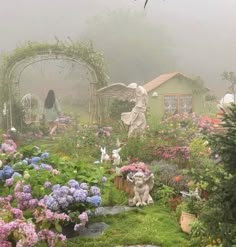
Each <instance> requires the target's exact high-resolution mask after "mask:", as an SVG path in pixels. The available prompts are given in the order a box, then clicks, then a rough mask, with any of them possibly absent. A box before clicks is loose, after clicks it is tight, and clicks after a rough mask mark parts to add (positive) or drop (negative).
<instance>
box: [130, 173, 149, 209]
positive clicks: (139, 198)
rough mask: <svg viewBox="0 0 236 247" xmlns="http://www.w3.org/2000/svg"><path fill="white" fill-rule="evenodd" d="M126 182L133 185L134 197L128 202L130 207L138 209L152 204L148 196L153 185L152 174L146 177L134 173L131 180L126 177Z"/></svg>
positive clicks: (142, 174) (143, 174)
mask: <svg viewBox="0 0 236 247" xmlns="http://www.w3.org/2000/svg"><path fill="white" fill-rule="evenodd" d="M127 180H128V181H129V182H131V183H132V184H133V185H134V188H133V191H134V197H133V198H132V199H130V200H129V205H130V206H137V207H138V206H145V205H147V204H150V203H153V199H152V197H151V196H150V194H149V193H150V191H151V190H152V188H153V185H154V175H153V173H151V174H150V175H148V176H146V175H145V173H143V172H136V173H135V174H134V175H133V177H132V178H130V176H129V175H128V176H127Z"/></svg>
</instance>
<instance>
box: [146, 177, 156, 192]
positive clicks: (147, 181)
mask: <svg viewBox="0 0 236 247" xmlns="http://www.w3.org/2000/svg"><path fill="white" fill-rule="evenodd" d="M146 183H147V184H148V186H149V190H150V191H151V190H152V188H153V186H154V175H153V174H151V175H150V176H149V177H148V179H147V180H146Z"/></svg>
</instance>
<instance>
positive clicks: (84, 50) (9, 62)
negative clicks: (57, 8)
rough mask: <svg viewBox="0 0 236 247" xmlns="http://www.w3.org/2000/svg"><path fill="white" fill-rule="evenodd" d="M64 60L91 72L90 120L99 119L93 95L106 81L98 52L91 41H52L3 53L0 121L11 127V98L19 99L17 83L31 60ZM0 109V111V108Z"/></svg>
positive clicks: (102, 62) (31, 44) (98, 110)
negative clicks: (88, 42)
mask: <svg viewBox="0 0 236 247" xmlns="http://www.w3.org/2000/svg"><path fill="white" fill-rule="evenodd" d="M58 59H60V60H64V61H71V62H74V63H77V64H80V65H82V66H84V67H86V68H87V70H88V72H89V73H90V75H91V80H90V81H89V116H90V121H91V122H92V121H100V120H99V118H100V109H99V107H98V105H99V104H98V99H97V96H96V92H97V89H99V88H101V87H103V86H106V85H107V78H108V77H107V75H106V73H105V72H104V59H103V56H102V54H100V53H98V52H96V51H95V50H94V48H93V46H92V45H91V44H85V43H79V42H75V43H74V42H72V41H71V42H70V43H65V42H59V41H58V42H57V43H56V44H47V43H32V42H28V43H27V44H26V45H24V46H22V47H19V48H16V49H15V51H14V52H13V53H12V54H11V55H9V56H7V57H5V59H4V60H3V65H2V68H0V69H1V71H0V74H1V78H0V110H1V114H0V115H1V119H0V120H1V123H2V124H3V122H5V126H6V127H8V128H9V127H12V126H13V125H14V123H15V119H14V114H13V110H14V106H13V102H19V101H20V95H19V84H20V78H21V75H22V73H23V72H24V70H25V69H26V68H27V67H29V66H30V65H32V64H35V63H38V62H40V61H46V60H58ZM3 109H4V111H3Z"/></svg>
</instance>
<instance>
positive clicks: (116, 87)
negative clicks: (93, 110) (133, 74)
mask: <svg viewBox="0 0 236 247" xmlns="http://www.w3.org/2000/svg"><path fill="white" fill-rule="evenodd" d="M97 93H98V96H100V97H101V96H103V97H104V96H108V97H114V98H118V99H119V100H129V101H134V102H135V106H134V108H133V109H132V111H131V112H123V113H121V120H122V122H123V123H124V124H126V125H128V126H129V131H128V137H131V136H136V135H138V134H143V132H144V131H145V129H146V127H147V122H146V116H145V113H146V109H147V92H146V90H145V88H144V87H142V86H139V85H138V84H137V83H131V84H129V85H128V86H126V85H125V84H122V83H116V84H112V85H109V86H107V87H104V88H101V89H99V90H98V91H97Z"/></svg>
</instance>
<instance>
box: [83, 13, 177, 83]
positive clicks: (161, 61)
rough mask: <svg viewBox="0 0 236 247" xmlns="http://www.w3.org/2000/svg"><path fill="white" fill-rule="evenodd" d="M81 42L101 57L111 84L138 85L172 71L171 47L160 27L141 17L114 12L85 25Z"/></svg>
mask: <svg viewBox="0 0 236 247" xmlns="http://www.w3.org/2000/svg"><path fill="white" fill-rule="evenodd" d="M83 38H84V39H87V40H91V41H92V42H93V44H94V46H95V47H96V49H98V50H100V51H101V52H103V53H104V56H105V58H106V61H107V64H108V72H109V75H110V77H111V81H112V82H123V83H130V82H134V81H137V82H140V83H144V82H147V81H148V80H151V79H153V78H154V77H156V76H158V75H159V74H160V73H165V72H169V71H172V70H173V69H174V68H175V59H174V56H173V55H172V47H171V46H172V44H171V42H170V39H169V37H168V35H167V33H166V30H164V28H163V27H161V26H158V25H155V24H152V23H149V22H148V20H147V18H146V16H145V13H144V14H143V13H136V12H131V11H124V10H118V11H113V12H110V13H108V14H107V15H105V16H98V17H94V18H92V20H90V21H89V22H88V26H87V28H86V31H85V32H84V33H83Z"/></svg>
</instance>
